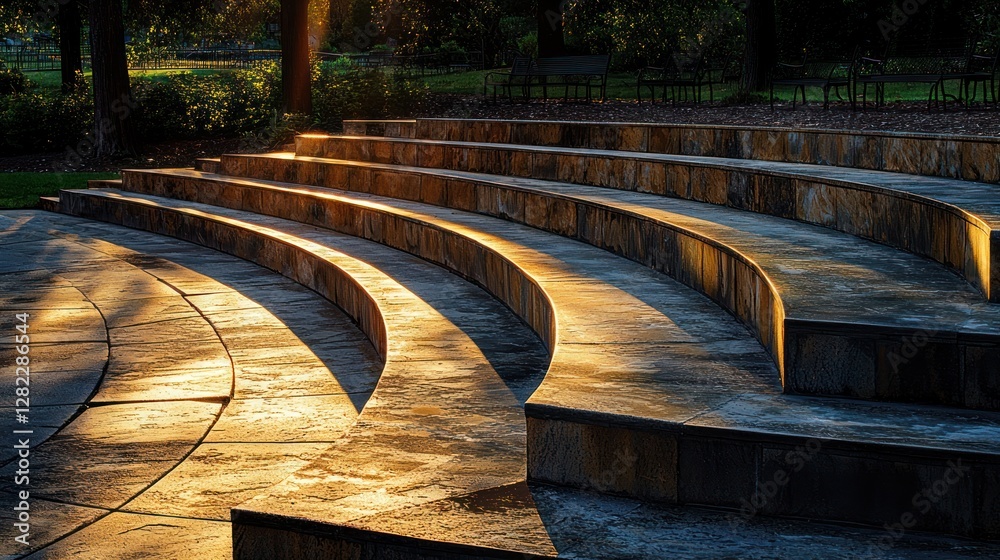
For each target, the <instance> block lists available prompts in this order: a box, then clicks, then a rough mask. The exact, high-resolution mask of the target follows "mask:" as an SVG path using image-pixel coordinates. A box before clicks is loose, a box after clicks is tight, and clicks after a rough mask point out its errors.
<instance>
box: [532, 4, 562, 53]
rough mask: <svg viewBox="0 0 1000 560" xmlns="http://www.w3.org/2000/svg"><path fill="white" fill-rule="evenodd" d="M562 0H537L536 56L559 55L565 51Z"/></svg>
mask: <svg viewBox="0 0 1000 560" xmlns="http://www.w3.org/2000/svg"><path fill="white" fill-rule="evenodd" d="M562 6H563V1H562V0H538V3H537V5H536V8H535V18H536V19H537V21H538V56H540V57H547V56H559V55H561V54H564V53H565V51H566V43H565V40H564V38H563V9H562Z"/></svg>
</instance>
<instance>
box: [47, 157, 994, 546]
mask: <svg viewBox="0 0 1000 560" xmlns="http://www.w3.org/2000/svg"><path fill="white" fill-rule="evenodd" d="M125 177H126V181H125V186H126V187H127V188H130V189H136V190H143V189H146V188H149V189H151V190H154V191H156V192H158V193H161V194H163V193H169V194H172V195H174V196H178V197H193V198H197V199H199V200H205V201H210V202H213V203H216V204H219V205H229V206H239V207H241V208H243V209H247V210H258V211H263V210H266V211H267V212H271V213H277V214H281V215H283V216H284V217H288V218H293V219H296V220H298V221H302V222H307V223H313V224H316V225H321V226H323V227H327V228H331V229H334V230H338V231H342V232H345V233H349V234H352V235H358V236H362V237H366V238H369V239H373V240H377V241H379V242H381V243H383V244H387V245H390V246H394V247H397V248H402V249H405V250H407V251H408V252H411V253H413V254H416V255H418V256H421V257H423V258H425V259H428V260H431V261H432V262H437V263H440V264H444V265H446V266H447V267H449V268H451V269H452V270H454V271H456V272H459V273H460V274H462V275H464V276H466V277H468V278H471V279H473V280H475V281H477V282H478V283H480V284H481V285H483V286H485V287H486V288H487V289H488V290H489V291H491V292H492V293H493V294H494V296H496V297H498V298H499V299H500V300H501V301H503V302H504V303H506V304H507V305H508V306H509V307H510V308H511V309H513V310H514V311H515V312H516V313H517V314H518V315H520V316H521V317H522V319H524V320H525V322H527V323H528V324H529V325H531V326H532V328H533V329H534V330H535V331H536V332H537V333H538V334H539V336H540V337H541V338H542V339H543V340H545V341H546V343H547V344H548V345H549V347H550V348H551V349H552V350H553V356H554V357H553V361H552V363H551V364H550V366H549V370H548V373H547V375H546V377H545V380H544V381H543V383H542V385H541V386H540V387H539V389H538V390H537V391H536V392H535V393H534V394H533V396H532V398H531V399H530V400H529V401H528V403H527V408H526V412H527V415H528V417H529V421H528V442H529V444H528V469H529V475H530V476H531V477H533V478H535V479H538V480H545V481H552V482H558V483H560V484H565V485H570V486H581V487H590V488H599V489H601V490H603V491H606V492H610V493H620V494H624V495H629V496H633V497H640V498H644V499H652V500H660V501H666V502H680V503H693V504H705V505H715V506H722V507H737V508H738V507H739V506H740V505H741V504H740V501H739V500H740V497H741V496H745V497H746V498H745V499H747V500H749V499H750V498H751V497H752V495H753V492H754V489H755V488H758V487H759V486H760V484H761V483H765V482H767V481H768V480H770V478H769V477H771V476H773V475H774V473H775V472H778V471H781V469H782V468H783V467H782V465H783V461H784V457H785V456H786V455H789V456H791V454H792V452H793V451H796V449H799V450H803V449H815V448H817V445H818V446H819V449H818V450H817V455H816V458H814V459H813V460H812V461H811V462H810V464H811V465H814V467H813V468H812V469H810V470H809V471H808V474H806V475H801V476H797V477H796V478H795V480H797V481H799V482H798V483H795V484H791V485H789V486H786V487H785V488H784V489H783V493H782V494H781V495H780V496H779V497H777V498H776V499H775V500H773V501H771V502H769V503H768V508H767V510H766V513H768V514H774V515H796V516H803V517H812V518H819V519H834V520H850V521H854V522H861V523H870V524H880V523H882V522H884V520H886V519H891V518H893V516H896V517H898V515H900V514H901V512H905V511H908V510H909V509H910V508H912V507H913V506H912V505H911V503H910V498H911V497H912V496H913V495H914V493H918V492H920V491H921V489H923V488H926V487H927V486H928V484H931V483H933V482H934V481H935V480H938V479H941V478H942V477H945V476H946V475H947V476H949V477H951V478H954V469H953V468H952V467H951V466H949V465H948V464H947V463H948V461H949V460H952V461H954V460H955V459H956V458H961V461H962V463H961V464H962V465H970V464H971V465H974V467H973V468H974V469H976V472H977V473H982V475H979V474H977V475H976V476H975V477H969V478H967V479H964V480H965V482H966V485H965V486H963V490H962V491H961V492H957V491H956V492H953V493H952V494H949V497H950V501H947V502H942V503H941V507H940V510H936V511H935V515H934V516H933V518H923V519H922V521H921V522H920V523H921V524H920V525H919V526H920V528H921V529H927V530H936V531H943V532H950V533H955V534H962V535H967V536H990V535H993V531H994V529H993V528H991V527H995V525H994V524H993V521H992V520H993V519H995V518H996V515H997V513H996V511H995V510H994V508H995V507H996V506H994V505H991V504H992V502H991V501H989V500H983V497H982V496H980V495H977V493H976V491H975V488H977V487H978V488H980V489H984V488H987V487H988V486H989V483H988V482H987V481H988V480H989V479H990V478H991V477H994V476H996V470H997V468H998V465H1000V463H998V451H1000V449H998V448H997V445H1000V444H998V443H997V442H998V441H1000V439H998V438H997V437H996V436H997V435H1000V431H998V430H1000V424H998V417H997V416H996V415H994V414H988V413H982V412H979V413H971V412H962V411H959V410H953V409H936V408H921V407H912V406H910V407H907V406H893V405H881V404H876V403H864V402H857V401H840V400H837V399H816V398H803V397H792V396H784V395H781V394H780V392H779V387H778V384H777V374H776V372H775V370H774V368H773V366H772V365H770V360H769V358H768V357H767V356H766V354H765V353H764V352H763V351H762V350H761V349H760V347H759V346H757V344H756V342H754V341H753V340H752V339H749V338H748V336H749V335H748V334H747V333H746V332H745V331H743V330H742V328H741V327H739V326H738V324H736V323H735V321H733V320H732V319H731V318H730V317H729V316H728V315H726V314H725V313H724V312H722V310H721V309H719V308H717V307H716V306H714V305H712V304H711V303H710V302H708V301H707V300H704V299H702V298H700V297H698V296H697V295H696V294H695V293H694V292H691V291H690V290H689V289H687V288H684V287H682V286H680V285H679V284H677V283H675V282H673V281H671V280H669V279H667V278H666V277H663V276H661V275H659V274H656V273H654V272H653V271H650V270H649V269H647V268H646V267H643V266H640V265H638V264H633V263H630V262H628V261H625V260H623V259H620V258H617V257H614V256H612V255H610V254H609V253H607V252H604V251H601V250H598V249H595V248H593V247H589V246H586V245H583V244H580V243H578V242H574V241H570V240H566V239H562V238H559V237H555V236H553V235H551V234H546V233H543V232H539V231H537V230H534V229H531V228H527V227H525V226H521V225H518V224H513V223H509V222H505V221H501V220H496V219H493V218H489V217H484V216H478V215H473V214H465V213H462V212H455V211H453V210H449V209H442V208H435V207H430V206H426V205H421V204H415V203H409V202H403V201H398V200H391V199H385V198H381V197H375V196H367V195H357V194H347V193H342V192H334V191H330V190H328V189H317V188H306V187H299V186H295V185H288V184H274V183H269V182H266V181H248V180H239V179H233V178H225V177H219V176H211V175H202V174H198V173H196V172H193V171H188V170H176V171H169V172H168V171H161V172H158V173H151V172H137V173H127V174H126V175H125ZM98 199H103V200H100V201H99V200H98ZM62 200H63V204H64V205H67V208H68V209H69V211H72V212H85V213H87V212H91V210H90V208H91V206H93V207H94V208H99V207H100V206H101V205H103V204H106V203H110V201H116V202H115V204H149V205H151V206H153V207H155V208H166V207H171V206H173V207H183V205H184V204H185V203H183V202H175V201H170V200H167V199H161V198H151V197H149V196H148V195H138V194H129V195H126V194H120V193H115V192H106V193H100V192H96V191H78V192H74V191H66V192H64V193H63V199H62ZM143 200H149V201H150V202H142V201H143ZM94 211H95V212H96V211H97V210H94ZM116 212H119V213H122V215H123V216H126V217H127V216H142V213H141V212H138V211H129V212H127V213H125V212H124V211H121V210H116ZM100 213H101V214H102V215H103V214H104V213H105V212H104V211H103V210H101V211H100ZM137 219H138V218H137ZM142 219H147V220H148V219H150V218H149V217H148V216H146V217H143V218H142ZM137 223H142V222H137ZM157 223H159V222H157ZM929 426H934V427H935V428H934V430H933V432H930V431H928V427H929ZM939 428H940V431H938V429H939ZM621 457H635V458H636V459H635V460H634V461H626V462H625V463H624V465H623V464H622V460H621ZM724 457H727V459H722V458H724ZM730 467H731V468H730ZM784 468H788V467H787V465H786V466H785V467H784ZM706 469H709V470H707V471H706ZM720 469H721V470H722V471H726V472H721V471H719V470H720ZM726 469H729V470H728V471H727V470H726ZM713 470H715V471H719V472H716V473H715V475H718V476H715V475H712V476H710V477H709V479H705V472H713ZM619 471H620V472H621V474H620V476H613V477H612V479H613V480H610V481H607V482H605V481H604V480H603V476H602V473H606V472H613V473H618V472H619ZM331 472H335V469H333V470H332V471H331ZM782 472H783V471H782ZM870 472H877V473H880V474H879V476H880V477H881V476H882V475H883V474H884V476H885V477H886V478H884V479H882V478H879V483H878V484H876V485H874V486H873V488H872V490H871V492H870V493H867V494H865V496H864V498H863V499H862V501H866V500H869V499H870V500H872V502H871V503H868V502H867V501H866V502H865V503H864V504H862V503H860V502H859V501H858V500H859V498H858V497H851V498H847V497H845V496H844V495H843V494H844V493H843V492H842V491H841V487H840V486H839V485H835V484H833V482H832V481H836V480H864V479H866V477H868V476H869V475H868V474H867V473H870ZM949 473H951V474H949ZM786 474H787V473H786ZM762 477H763V478H762ZM828 477H832V478H828ZM973 479H975V480H976V481H977V482H976V484H978V485H980V486H974V485H973V483H972V482H971V480H973ZM302 480H304V479H299V481H302ZM709 480H710V481H711V482H709ZM328 482H329V481H328V480H326V479H325V475H322V474H319V475H317V476H316V478H315V479H312V480H311V483H310V488H313V489H314V491H315V492H317V493H319V494H322V492H323V490H322V488H326V487H327V485H328ZM824 485H825V486H824ZM814 487H815V488H814ZM297 488H299V489H300V488H302V487H301V486H297ZM807 495H808V496H810V499H808V500H806V499H804V498H803V497H804V496H807ZM286 501H287V500H284V501H282V503H285V502H286ZM296 503H297V504H301V502H299V501H296ZM872 504H878V505H877V507H875V506H873V505H872ZM301 507H306V506H305V505H302V506H301ZM969 512H972V513H971V514H970V513H969ZM275 515H277V514H276V513H275Z"/></svg>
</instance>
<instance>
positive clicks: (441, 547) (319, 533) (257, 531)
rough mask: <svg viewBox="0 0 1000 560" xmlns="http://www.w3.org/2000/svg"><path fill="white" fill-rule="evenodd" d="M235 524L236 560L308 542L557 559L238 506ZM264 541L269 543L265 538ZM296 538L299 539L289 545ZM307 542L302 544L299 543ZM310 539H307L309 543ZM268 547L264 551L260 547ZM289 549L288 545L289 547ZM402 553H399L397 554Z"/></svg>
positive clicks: (458, 557)
mask: <svg viewBox="0 0 1000 560" xmlns="http://www.w3.org/2000/svg"><path fill="white" fill-rule="evenodd" d="M230 516H231V521H232V524H233V548H234V550H233V553H234V554H233V558H234V559H235V560H243V559H244V558H245V559H251V558H253V559H257V558H264V557H272V558H278V557H282V556H281V553H280V552H278V551H277V550H266V548H267V545H268V544H270V545H271V546H275V547H277V546H280V544H279V543H281V544H284V545H285V546H288V547H289V548H292V549H296V548H298V549H300V550H301V549H302V548H306V547H308V546H309V545H313V546H317V547H320V546H322V545H319V543H325V544H326V545H327V546H329V545H330V544H333V546H335V547H336V548H337V549H338V550H343V549H360V550H361V551H363V552H361V553H359V556H360V557H364V558H369V557H372V558H374V557H381V555H384V554H393V556H392V558H406V559H413V560H418V559H424V558H426V559H427V560H440V559H441V558H442V556H441V555H446V556H444V557H446V558H448V559H451V560H474V559H476V558H489V559H496V560H555V558H556V557H554V556H546V555H538V554H532V553H526V552H520V551H515V550H505V549H499V548H493V547H486V546H477V545H472V544H462V543H454V542H448V541H441V540H434V539H430V538H421V537H409V536H404V535H399V534H395V533H388V532H383V531H376V530H373V529H365V528H360V527H353V526H351V525H347V524H335V523H325V522H322V521H316V520H312V519H301V518H288V517H284V516H280V515H275V514H270V513H263V512H257V511H254V510H249V509H242V508H240V507H235V508H233V509H232V510H230ZM261 540H264V541H265V542H266V543H267V544H264V543H262V542H261ZM289 541H291V542H293V543H296V544H292V545H291V546H289V545H288V544H287V543H288V542H289ZM298 543H302V544H298ZM306 543H308V544H306ZM262 548H263V549H265V550H264V551H263V556H262V555H261V554H262V551H261V549H262ZM285 550H286V551H287V550H288V549H285ZM397 555H398V556H397Z"/></svg>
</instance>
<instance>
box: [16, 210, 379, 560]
mask: <svg viewBox="0 0 1000 560" xmlns="http://www.w3.org/2000/svg"><path fill="white" fill-rule="evenodd" d="M0 251H3V254H4V260H3V264H0V285H2V287H3V290H2V294H3V295H2V296H0V310H2V311H3V314H2V315H3V317H4V319H3V321H4V323H3V326H4V328H5V329H7V330H8V331H9V332H15V331H14V327H13V325H12V324H9V323H10V321H13V320H14V313H15V312H16V313H28V314H29V315H30V322H29V334H30V336H31V351H30V357H31V364H30V368H31V370H30V372H31V374H32V375H31V377H30V379H31V381H32V383H31V384H30V389H31V395H30V397H31V404H32V405H33V406H32V407H30V412H29V413H28V420H29V422H28V423H27V424H26V425H24V424H13V420H14V411H13V410H12V409H10V408H7V409H5V410H4V412H5V413H4V414H3V422H4V424H3V427H4V428H8V433H10V431H9V430H10V429H24V428H30V429H31V430H32V431H33V433H32V434H30V438H31V450H30V461H31V478H30V483H31V486H30V495H31V502H30V504H31V521H32V525H31V529H32V531H31V539H30V543H31V546H30V547H26V548H24V547H21V546H20V545H19V544H18V543H15V542H14V541H13V539H8V540H7V541H6V542H5V543H4V544H3V545H0V557H3V558H15V557H22V556H24V555H27V554H29V553H31V552H33V551H37V552H36V555H34V556H32V558H37V557H45V558H66V557H70V556H74V555H76V556H79V557H86V558H110V557H142V558H163V559H167V558H178V557H183V556H185V555H186V554H188V553H189V552H190V550H191V547H192V546H197V547H198V549H199V554H198V555H199V557H202V558H211V559H215V558H218V559H220V560H221V559H224V558H231V557H232V547H231V536H230V535H231V527H230V526H229V524H228V519H229V508H230V507H232V506H234V505H236V504H238V503H240V502H242V501H244V500H246V499H247V498H249V497H252V496H253V495H255V493H254V492H255V490H253V489H254V488H257V489H259V488H264V487H266V486H267V485H269V484H275V483H277V482H279V481H280V480H281V479H283V478H284V477H285V476H287V475H288V474H291V473H292V472H294V471H295V470H296V469H297V468H299V467H300V466H302V465H304V464H306V463H307V462H308V459H309V457H310V456H311V455H315V454H317V453H318V452H319V451H321V450H323V449H325V448H326V447H327V446H329V444H330V442H333V441H334V440H336V439H338V438H340V437H341V436H342V435H343V434H344V432H345V431H346V430H347V428H348V427H349V426H350V425H351V424H353V422H354V421H355V419H356V417H357V414H358V412H357V411H358V410H359V409H360V408H361V406H363V404H364V402H365V401H366V400H367V397H368V394H369V393H370V392H371V391H372V388H373V387H374V385H375V381H376V380H377V379H378V374H379V371H380V366H381V364H380V362H379V359H378V356H377V354H376V353H375V351H374V348H373V347H372V346H371V344H370V343H369V342H368V341H367V339H366V338H365V337H364V336H363V335H362V334H361V333H360V332H359V331H358V329H357V328H356V327H355V326H354V325H353V324H352V323H351V321H350V319H348V318H347V317H346V316H344V315H343V313H341V312H340V311H339V310H338V309H337V308H335V307H334V306H333V305H331V304H329V302H326V300H324V299H323V298H321V297H320V296H318V295H317V294H315V293H313V292H311V291H309V290H308V289H306V288H303V287H301V286H299V285H297V284H295V283H293V282H291V281H290V280H287V279H285V278H282V277H281V276H279V275H275V274H273V273H271V272H270V271H266V270H263V269H261V268H259V267H256V266H253V265H250V264H249V263H246V262H245V261H242V260H239V259H235V258H233V257H230V256H226V255H222V254H220V253H216V252H214V251H211V250H208V249H205V248H202V247H198V246H195V245H191V244H189V243H183V242H180V241H176V240H173V239H168V238H164V237H160V236H155V235H150V234H146V233H139V232H136V231H135V230H130V229H126V228H122V227H118V226H112V225H108V224H102V223H96V222H91V221H86V220H80V219H78V218H74V217H70V216H65V215H56V214H49V213H44V212H3V213H0ZM317 324H322V325H323V329H315V328H314V326H315V325H317ZM13 351H14V348H13V347H11V346H7V345H3V346H0V354H2V356H3V358H4V359H5V358H7V357H10V358H11V360H10V361H9V362H7V361H6V359H5V360H4V363H13V355H12V352H13ZM12 373H13V372H12ZM13 377H14V376H13V375H11V376H10V378H8V380H5V381H4V382H3V384H2V387H3V389H4V390H5V391H7V392H9V394H11V395H13V394H14V388H15V387H14V379H13ZM13 404H14V403H13V402H11V403H10V405H13ZM8 421H10V422H11V425H8V424H7V422H8ZM7 447H10V446H7ZM11 449H13V448H11ZM12 459H14V457H13V456H12V454H9V453H6V452H5V453H4V454H3V456H2V461H3V463H4V465H3V467H2V469H0V471H2V472H3V481H4V483H3V488H2V489H0V504H2V508H0V511H2V513H0V517H2V518H3V519H4V520H5V522H12V521H13V519H12V515H14V514H17V512H16V511H14V510H13V509H12V508H13V507H14V506H15V505H16V501H15V500H14V495H15V494H13V493H12V491H14V490H20V489H23V488H18V487H17V486H15V485H14V484H12V482H13V481H14V477H13V476H12V475H11V473H12V472H13V471H14V470H15V469H18V468H20V467H19V466H18V464H17V463H16V462H14V461H12ZM192 473H196V474H197V475H198V476H191V475H192ZM251 473H252V474H251ZM9 475H10V476H9ZM248 488H249V489H248ZM165 519H170V521H169V522H168V523H164V520H165ZM149 528H152V531H153V534H155V539H151V538H150V537H149V535H150V534H151V533H150V532H149V531H148V530H147V529H149ZM123 535H124V536H123Z"/></svg>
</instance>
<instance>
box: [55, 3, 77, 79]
mask: <svg viewBox="0 0 1000 560" xmlns="http://www.w3.org/2000/svg"><path fill="white" fill-rule="evenodd" d="M82 26H83V23H82V22H81V21H80V5H79V4H77V2H76V0H69V1H68V2H66V3H65V4H60V5H59V67H60V69H61V70H62V87H63V91H69V90H71V89H73V88H74V87H76V73H77V72H81V71H83V58H82V56H83V55H82V52H81V50H80V28H81V27H82Z"/></svg>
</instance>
